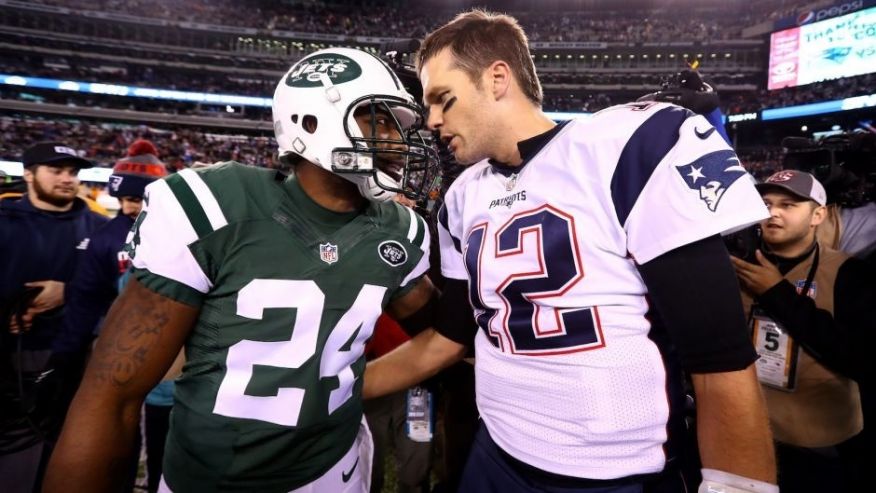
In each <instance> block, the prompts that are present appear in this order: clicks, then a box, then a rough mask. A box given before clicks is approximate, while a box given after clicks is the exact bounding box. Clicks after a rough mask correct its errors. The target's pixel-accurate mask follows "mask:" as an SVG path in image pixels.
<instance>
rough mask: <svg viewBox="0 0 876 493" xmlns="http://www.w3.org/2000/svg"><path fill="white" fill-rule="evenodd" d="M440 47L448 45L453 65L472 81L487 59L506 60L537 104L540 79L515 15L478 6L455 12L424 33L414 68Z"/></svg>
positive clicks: (539, 93) (526, 93)
mask: <svg viewBox="0 0 876 493" xmlns="http://www.w3.org/2000/svg"><path fill="white" fill-rule="evenodd" d="M444 48H450V52H451V53H452V54H453V58H454V65H455V66H456V67H458V68H459V69H461V70H462V71H463V72H465V73H466V74H468V76H469V77H470V78H471V79H472V80H473V81H474V82H475V83H476V84H480V76H481V72H482V71H483V70H484V69H485V68H487V67H488V66H489V65H490V64H491V63H493V62H495V61H496V60H502V61H504V62H506V63H507V64H508V65H509V66H510V67H511V70H512V71H513V73H514V78H515V79H516V80H517V83H518V84H519V85H520V88H521V89H522V90H523V93H524V94H525V95H526V97H527V98H528V99H529V100H530V101H532V102H533V104H536V105H538V106H541V102H542V99H543V96H542V90H541V83H539V81H538V77H537V76H536V75H535V64H533V63H532V57H531V56H530V54H529V40H528V39H527V38H526V33H525V32H523V28H521V27H520V24H518V23H517V20H516V19H515V18H513V17H511V16H508V15H504V14H496V13H493V12H487V11H485V10H480V9H474V10H470V11H468V12H463V13H461V14H459V15H457V16H456V17H455V18H454V19H453V20H452V21H450V22H448V23H447V24H445V25H443V26H441V27H440V28H438V29H436V30H435V31H432V32H431V33H429V35H428V36H426V39H425V40H424V41H423V45H422V46H421V47H420V50H419V51H418V52H417V70H418V71H420V70H422V69H423V65H424V64H425V63H426V61H428V60H429V59H430V58H432V57H434V56H435V55H437V54H438V53H439V52H440V51H441V50H443V49H444Z"/></svg>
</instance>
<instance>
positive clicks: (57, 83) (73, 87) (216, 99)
mask: <svg viewBox="0 0 876 493" xmlns="http://www.w3.org/2000/svg"><path fill="white" fill-rule="evenodd" d="M0 84H5V85H12V86H18V87H34V88H37V89H50V90H60V91H72V92H84V93H89V94H106V95H110V96H124V97H135V98H151V99H164V100H168V101H181V102H186V103H208V104H218V105H235V106H259V107H263V108H270V107H271V98H259V97H253V96H237V95H234V94H209V93H206V92H191V91H177V90H174V89H159V88H152V87H135V86H125V85H118V84H104V83H97V82H79V81H71V80H58V79H44V78H41V77H22V76H19V75H8V74H0Z"/></svg>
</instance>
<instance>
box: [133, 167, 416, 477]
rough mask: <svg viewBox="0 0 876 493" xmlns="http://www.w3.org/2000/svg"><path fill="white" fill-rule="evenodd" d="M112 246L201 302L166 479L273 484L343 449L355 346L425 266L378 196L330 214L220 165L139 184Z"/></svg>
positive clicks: (276, 181)
mask: <svg viewBox="0 0 876 493" xmlns="http://www.w3.org/2000/svg"><path fill="white" fill-rule="evenodd" d="M128 248H129V251H130V254H131V257H132V262H133V265H134V267H135V269H136V270H135V275H136V277H137V279H138V280H139V281H140V282H141V283H142V284H144V285H145V286H146V287H148V288H150V289H152V290H154V291H156V292H158V293H160V294H162V295H165V296H168V297H171V298H173V299H176V300H178V301H181V302H184V303H187V304H192V305H196V306H199V307H200V309H201V311H200V315H199V317H198V320H197V323H196V325H195V327H194V328H193V329H192V332H191V334H190V336H189V338H188V340H187V342H186V359H187V361H186V364H185V367H184V370H183V374H182V376H181V377H180V379H179V380H177V385H176V393H175V403H174V409H173V412H172V414H171V427H170V433H169V435H168V439H167V448H166V453H165V460H164V475H165V480H166V481H167V484H168V485H169V486H170V488H171V489H172V490H174V491H176V492H186V491H198V492H201V491H213V490H222V491H260V492H268V491H283V492H286V491H289V490H292V489H294V488H296V487H298V486H301V485H304V484H307V483H309V482H310V481H312V480H314V479H316V478H317V477H319V476H320V475H321V474H322V473H324V472H325V471H326V470H328V469H329V468H330V467H331V466H332V465H333V464H334V463H335V462H336V461H337V460H338V459H340V458H341V456H342V455H343V454H344V453H345V452H346V451H347V450H349V448H350V446H351V445H352V443H353V441H354V439H355V437H356V434H357V432H358V429H359V422H360V420H361V417H362V408H361V389H362V382H361V379H360V377H361V376H362V373H363V372H364V369H365V359H364V356H363V349H364V345H365V342H366V341H367V340H368V339H369V338H370V337H371V333H372V331H373V329H374V324H375V322H376V320H377V318H378V316H379V315H380V313H381V312H382V310H383V308H384V307H385V306H386V305H387V303H388V302H389V301H390V300H391V299H392V298H393V297H396V296H399V295H401V294H403V293H404V292H405V290H406V289H408V288H410V287H412V286H413V285H414V284H415V282H416V280H417V279H419V278H420V277H421V276H422V275H423V274H425V272H426V270H427V269H428V257H429V256H428V253H427V249H428V248H429V233H428V229H427V228H426V225H425V223H424V221H423V220H422V218H420V217H419V216H418V215H416V214H415V213H414V212H413V211H412V210H410V209H408V208H405V207H402V206H400V205H398V204H396V203H394V202H389V203H374V202H369V203H368V205H367V207H366V208H365V209H364V210H362V211H357V212H352V213H335V212H332V211H329V210H326V209H324V208H322V207H320V206H319V205H318V204H316V203H315V202H313V201H312V200H311V199H310V198H309V197H308V196H307V195H306V194H305V193H304V192H303V191H302V190H301V188H300V185H299V183H298V182H297V180H296V179H295V178H294V177H289V178H285V179H284V178H283V177H282V175H278V174H277V173H276V172H274V171H271V170H267V169H259V168H250V167H245V166H242V165H240V164H237V163H226V164H221V165H216V166H213V167H210V168H205V169H202V170H198V171H194V170H184V171H182V172H180V173H177V174H176V175H173V176H171V177H169V178H167V179H164V180H160V181H157V182H155V183H153V184H151V185H150V186H149V187H148V188H147V199H146V203H145V207H144V211H143V213H142V214H141V215H140V216H139V218H138V219H137V222H136V223H135V225H134V229H133V230H132V233H131V235H130V241H129V245H128Z"/></svg>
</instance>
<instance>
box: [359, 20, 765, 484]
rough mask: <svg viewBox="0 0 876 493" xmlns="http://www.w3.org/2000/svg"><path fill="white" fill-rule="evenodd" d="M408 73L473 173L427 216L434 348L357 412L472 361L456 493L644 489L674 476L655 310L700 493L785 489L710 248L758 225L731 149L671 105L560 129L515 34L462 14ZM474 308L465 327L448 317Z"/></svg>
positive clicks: (395, 366) (388, 359)
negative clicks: (467, 440)
mask: <svg viewBox="0 0 876 493" xmlns="http://www.w3.org/2000/svg"><path fill="white" fill-rule="evenodd" d="M417 61H418V68H419V71H420V72H419V74H420V78H421V80H422V82H423V89H424V94H425V96H424V101H425V102H426V105H427V106H428V109H429V120H428V122H429V126H430V128H432V129H433V130H435V131H437V132H439V133H440V135H441V138H442V139H443V140H444V141H445V142H447V143H448V145H449V146H450V149H451V150H452V151H453V154H454V156H455V157H456V159H457V160H458V161H459V162H460V163H468V164H470V165H471V166H470V168H469V169H467V170H466V171H464V172H463V173H462V175H461V176H460V177H459V178H458V179H457V180H456V181H454V183H453V185H451V187H450V189H449V190H448V192H447V197H446V199H445V200H446V201H445V204H444V208H443V209H442V210H441V211H440V212H439V213H438V216H439V224H440V226H439V238H440V241H441V245H442V250H441V253H442V256H441V264H442V272H444V273H445V275H446V276H447V277H448V280H447V282H446V283H445V285H444V290H443V294H442V302H441V305H440V311H439V316H438V322H437V324H436V330H434V331H433V330H427V331H425V332H423V333H422V334H419V335H417V336H416V337H414V338H413V339H412V340H411V341H410V342H409V343H406V344H404V345H402V346H400V347H399V348H398V349H397V350H396V351H394V352H392V353H390V354H388V355H386V356H384V357H383V358H380V359H378V360H376V361H375V362H372V363H370V364H369V366H368V369H367V370H366V377H365V391H364V393H365V395H366V396H376V395H382V394H384V393H387V392H391V391H393V390H397V389H399V388H405V387H407V386H409V385H410V384H411V383H412V382H415V381H417V380H418V379H422V378H423V377H424V376H428V375H431V374H432V373H434V372H435V371H437V369H439V368H440V367H442V366H443V365H446V364H449V363H450V362H453V361H456V360H458V359H459V357H460V356H461V353H462V351H461V350H460V346H462V347H464V346H466V345H469V344H474V346H475V353H476V364H475V372H476V375H475V376H476V391H477V403H478V408H479V410H480V414H481V417H482V426H481V429H480V430H479V431H478V435H477V437H476V438H475V443H474V445H473V448H472V451H471V453H470V454H469V459H468V463H467V466H466V470H465V472H464V475H463V479H462V486H461V490H460V491H472V492H475V491H500V490H501V491H506V490H508V491H511V490H515V491H543V490H545V489H560V488H572V489H574V490H575V491H593V492H596V491H612V492H618V493H621V492H634V491H641V490H642V487H643V486H642V485H643V483H644V482H645V481H646V480H647V479H648V476H649V475H654V474H657V473H659V472H660V471H661V470H662V469H663V468H664V467H665V466H666V463H665V460H666V456H665V451H664V448H663V446H664V444H665V442H666V426H667V422H668V419H669V412H670V409H669V405H668V403H667V395H666V390H667V382H666V369H665V367H664V362H663V361H662V358H661V354H660V348H659V347H658V345H657V344H656V343H655V341H653V340H651V339H650V337H649V335H650V331H651V329H652V328H653V326H652V324H651V323H650V322H649V318H648V317H646V315H647V312H648V308H649V305H651V306H653V307H654V309H655V310H656V311H657V313H658V314H659V316H660V318H661V319H662V320H663V322H664V323H665V326H666V329H667V330H668V331H669V334H670V336H671V340H672V342H673V343H674V344H675V345H676V348H677V350H678V352H679V354H680V357H681V360H682V362H683V364H684V367H685V370H687V371H688V372H690V373H692V380H693V386H694V390H695V393H696V398H697V420H698V434H699V435H698V436H699V446H700V452H701V457H702V463H703V466H704V469H703V482H702V484H701V486H700V488H701V491H706V490H707V489H715V490H721V489H724V490H728V491H729V490H731V489H735V491H744V492H775V491H777V487H776V486H775V484H773V483H774V481H775V464H774V458H773V449H772V440H771V435H770V432H769V428H768V424H767V416H766V409H765V406H764V403H763V397H762V394H761V391H760V388H759V385H758V383H757V379H756V375H755V370H754V361H755V360H756V359H757V357H756V354H755V353H754V351H753V348H752V345H751V341H750V340H749V338H748V334H747V332H746V330H745V320H744V318H743V313H742V306H741V303H740V302H739V293H738V287H737V283H736V281H735V279H734V277H733V270H732V267H731V265H730V262H729V260H728V257H727V253H726V249H725V248H724V245H723V242H722V241H721V239H720V236H719V234H720V233H722V232H724V231H726V230H729V229H734V228H739V227H744V226H746V225H748V224H752V223H754V222H756V221H759V220H760V219H761V218H763V217H764V216H765V215H766V211H765V209H764V207H763V204H762V203H761V201H760V200H759V197H758V195H757V192H756V190H755V189H754V187H753V186H752V184H751V182H750V180H749V179H748V177H747V175H746V174H745V172H744V170H742V169H741V167H740V166H728V165H727V162H728V161H734V160H735V159H736V158H735V154H734V153H733V152H732V151H731V150H730V149H729V148H728V146H727V144H726V142H725V141H724V140H723V139H722V138H721V137H720V136H719V135H717V133H716V132H715V131H714V129H713V128H712V127H711V126H710V125H709V124H708V123H707V122H706V120H705V118H703V117H702V116H694V115H692V114H691V112H689V111H688V110H685V109H682V108H679V107H677V106H672V105H667V104H664V103H653V102H652V103H631V104H629V105H623V106H619V107H613V108H612V109H609V110H606V111H603V112H601V113H599V114H598V115H596V116H594V117H593V118H591V119H587V120H583V119H582V120H573V121H571V122H568V123H565V124H561V125H556V124H555V123H554V122H552V121H551V120H550V119H548V118H547V117H546V116H545V115H544V113H542V111H541V87H540V85H539V83H538V80H537V78H536V75H535V69H534V66H533V64H532V59H531V56H530V53H529V50H528V43H527V39H526V36H525V34H524V33H523V31H522V30H521V29H520V27H519V26H518V24H517V23H516V21H514V19H513V18H510V17H508V16H502V15H496V14H491V13H486V12H482V11H472V12H467V13H464V14H460V15H459V16H458V17H457V18H456V19H455V20H453V21H451V22H450V23H449V24H447V25H445V26H443V27H442V28H439V29H438V30H437V31H434V32H433V33H431V34H430V35H429V36H428V37H427V38H426V40H425V42H424V44H423V46H422V47H421V51H420V52H419V54H418V55H417ZM472 163H475V164H472ZM707 180H708V181H717V182H718V183H719V184H720V187H717V188H716V190H717V191H716V193H715V195H714V196H713V199H712V200H706V198H703V197H701V196H700V192H699V188H700V186H701V185H702V183H703V182H706V181H707ZM718 192H720V194H719V193H718ZM579 228H580V229H579ZM585 266H588V267H585ZM585 270H586V272H587V274H586V275H585ZM702 286H709V288H710V289H708V290H704V289H702ZM646 295H647V297H648V299H647V300H646ZM451 300H454V301H451ZM469 301H470V303H471V304H472V305H473V307H474V309H475V313H474V314H473V315H474V318H475V319H476V320H472V314H471V313H468V314H465V313H464V312H462V311H460V310H459V307H460V306H465V304H466V303H468V302H469ZM466 315H467V316H466ZM703 320H709V321H710V323H709V324H705V325H704V324H703V322H702V321H703ZM619 410H623V411H622V412H621V411H619Z"/></svg>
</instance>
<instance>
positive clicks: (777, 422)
mask: <svg viewBox="0 0 876 493" xmlns="http://www.w3.org/2000/svg"><path fill="white" fill-rule="evenodd" d="M757 187H758V190H759V191H760V192H761V195H762V196H763V199H764V203H765V204H766V205H767V207H768V209H769V211H770V217H769V219H767V220H765V221H763V222H762V223H761V225H760V227H761V230H762V239H761V246H760V249H756V250H754V252H753V253H754V259H750V260H749V261H746V260H743V259H740V258H737V257H732V261H733V264H734V267H735V269H736V273H737V275H738V277H739V280H740V281H741V283H742V286H743V302H744V304H745V308H746V312H747V314H748V316H749V321H750V326H751V330H752V337H753V340H754V343H755V347H756V349H757V351H758V353H759V355H760V359H759V360H758V362H757V368H758V378H759V379H760V381H761V383H762V385H763V388H764V394H765V396H766V399H767V405H768V409H769V414H770V421H771V428H772V430H773V434H774V437H775V440H776V451H777V456H778V465H779V487H780V488H781V489H782V490H783V491H793V492H823V491H863V489H856V488H860V487H862V485H863V484H864V483H863V478H864V469H863V462H864V450H865V449H866V448H867V447H868V446H869V447H870V448H872V446H873V444H872V443H871V444H869V445H868V444H867V441H868V438H866V436H865V434H864V431H863V430H864V426H865V422H866V421H867V417H868V416H869V417H872V416H873V414H872V413H873V405H872V402H871V400H872V396H871V395H870V396H868V394H867V389H868V388H869V386H870V385H871V384H870V382H869V381H868V378H867V377H866V376H867V375H869V374H870V373H871V372H872V370H873V369H872V368H868V366H872V364H870V363H869V361H870V360H869V358H870V357H869V356H868V355H867V354H865V351H867V350H868V349H869V348H871V347H872V344H871V340H872V339H873V334H874V333H876V323H874V322H876V289H874V287H873V284H872V279H873V278H874V273H873V272H872V270H871V269H870V267H869V266H868V265H867V264H866V263H865V262H863V261H862V260H860V259H857V258H854V257H850V256H848V255H847V254H845V253H842V252H839V251H836V250H833V249H831V248H827V247H825V246H823V245H820V244H819V242H817V241H816V231H817V229H818V228H819V225H821V224H822V223H823V221H824V220H825V218H826V215H827V208H826V204H827V193H826V191H825V188H824V187H823V186H822V184H821V183H820V182H819V181H818V180H816V179H815V177H814V176H812V175H811V174H809V173H805V172H802V171H796V170H785V171H780V172H778V173H775V174H774V175H772V176H770V177H769V178H768V179H767V180H766V181H765V182H764V183H761V184H759V185H758V186H757ZM853 380H855V381H857V384H856V383H855V382H854V381H853ZM859 386H860V391H859ZM862 403H863V406H862ZM871 419H872V418H871ZM870 441H871V442H872V440H870Z"/></svg>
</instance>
